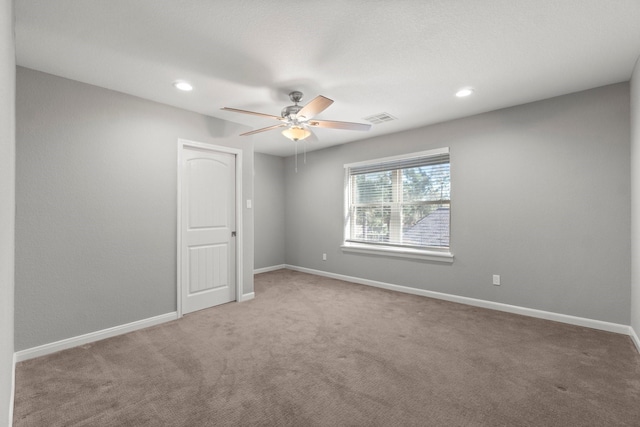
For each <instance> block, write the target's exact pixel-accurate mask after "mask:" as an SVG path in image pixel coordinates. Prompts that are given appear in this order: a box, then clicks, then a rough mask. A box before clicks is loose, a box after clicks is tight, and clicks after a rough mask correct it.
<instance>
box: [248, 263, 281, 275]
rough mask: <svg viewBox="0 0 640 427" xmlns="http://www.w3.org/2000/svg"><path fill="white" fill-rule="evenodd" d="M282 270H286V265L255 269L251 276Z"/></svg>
mask: <svg viewBox="0 0 640 427" xmlns="http://www.w3.org/2000/svg"><path fill="white" fill-rule="evenodd" d="M283 268H287V266H286V264H280V265H272V266H271V267H264V268H256V269H255V270H253V274H260V273H268V272H269V271H276V270H282V269H283Z"/></svg>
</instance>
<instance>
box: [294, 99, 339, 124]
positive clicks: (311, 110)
mask: <svg viewBox="0 0 640 427" xmlns="http://www.w3.org/2000/svg"><path fill="white" fill-rule="evenodd" d="M331 104H333V100H332V99H329V98H325V97H324V96H322V95H318V96H316V97H315V98H313V99H312V100H311V102H309V103H308V104H307V105H305V106H304V107H302V110H300V111H298V114H296V116H298V117H305V118H306V119H310V118H312V117H314V116H315V115H316V114H319V113H321V112H323V111H324V110H326V109H327V108H328V107H329V105H331Z"/></svg>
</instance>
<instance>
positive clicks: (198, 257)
mask: <svg viewBox="0 0 640 427" xmlns="http://www.w3.org/2000/svg"><path fill="white" fill-rule="evenodd" d="M181 158H182V161H181V163H182V164H181V165H180V167H181V179H180V181H181V184H180V185H181V189H180V190H181V191H180V193H181V213H180V218H181V221H180V222H181V224H180V233H181V239H180V240H181V248H180V263H181V266H180V267H181V268H180V275H181V298H180V300H181V305H182V313H183V314H186V313H190V312H192V311H196V310H201V309H203V308H208V307H213V306H214V305H218V304H224V303H227V302H230V301H234V300H235V299H236V277H235V276H236V274H235V271H236V268H235V263H236V256H235V254H236V249H235V245H236V237H235V234H236V228H235V226H236V212H235V211H236V209H235V205H236V203H235V194H236V179H235V177H236V171H235V165H236V156H235V155H233V154H229V153H223V152H217V151H211V150H208V149H205V148H202V149H201V148H198V147H190V146H186V145H185V146H183V147H182V156H181Z"/></svg>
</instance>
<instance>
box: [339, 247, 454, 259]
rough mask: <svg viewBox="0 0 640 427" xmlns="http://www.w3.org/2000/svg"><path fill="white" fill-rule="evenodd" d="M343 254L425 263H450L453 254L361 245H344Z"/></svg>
mask: <svg viewBox="0 0 640 427" xmlns="http://www.w3.org/2000/svg"><path fill="white" fill-rule="evenodd" d="M341 248H342V251H343V252H357V253H362V254H370V255H380V256H390V257H398V258H409V259H421V260H425V261H437V262H445V263H452V262H453V254H452V253H451V252H449V251H446V252H445V251H442V252H440V251H433V250H431V251H430V250H421V249H410V248H397V247H393V246H377V245H366V244H362V243H344V244H343V245H342V246H341Z"/></svg>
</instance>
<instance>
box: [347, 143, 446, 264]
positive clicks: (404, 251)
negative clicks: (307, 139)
mask: <svg viewBox="0 0 640 427" xmlns="http://www.w3.org/2000/svg"><path fill="white" fill-rule="evenodd" d="M345 169H346V185H345V200H346V209H345V210H346V212H345V218H346V222H345V244H344V245H343V249H345V250H354V251H358V252H372V253H375V252H380V251H382V252H386V253H388V254H391V255H397V256H409V257H414V258H433V257H435V258H446V259H449V260H452V258H453V257H452V255H451V253H450V252H449V228H450V227H449V225H450V217H451V175H450V167H449V149H448V148H442V149H437V150H430V151H424V152H420V153H413V154H409V155H404V156H396V157H389V158H385V159H377V160H371V161H367V162H359V163H351V164H348V165H345ZM446 259H440V260H446Z"/></svg>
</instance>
